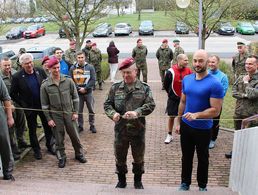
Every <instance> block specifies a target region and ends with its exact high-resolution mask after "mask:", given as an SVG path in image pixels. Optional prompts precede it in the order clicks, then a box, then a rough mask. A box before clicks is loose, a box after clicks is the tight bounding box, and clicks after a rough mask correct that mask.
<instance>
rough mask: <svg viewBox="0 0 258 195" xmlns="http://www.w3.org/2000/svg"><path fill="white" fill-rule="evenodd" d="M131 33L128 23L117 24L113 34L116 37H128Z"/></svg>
mask: <svg viewBox="0 0 258 195" xmlns="http://www.w3.org/2000/svg"><path fill="white" fill-rule="evenodd" d="M130 33H132V26H131V25H130V24H128V23H118V24H116V26H115V30H114V34H115V36H118V35H130Z"/></svg>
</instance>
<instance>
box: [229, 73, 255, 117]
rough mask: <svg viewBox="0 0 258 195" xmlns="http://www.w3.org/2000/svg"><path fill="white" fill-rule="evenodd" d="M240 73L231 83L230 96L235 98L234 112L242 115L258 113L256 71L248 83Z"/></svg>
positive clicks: (247, 115)
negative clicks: (232, 83)
mask: <svg viewBox="0 0 258 195" xmlns="http://www.w3.org/2000/svg"><path fill="white" fill-rule="evenodd" d="M243 77H244V75H241V76H240V77H239V78H238V79H237V80H236V82H235V83H234V85H233V88H232V96H233V97H234V98H236V99H237V100H236V108H235V114H236V115H240V116H243V117H249V116H253V115H255V114H258V72H256V73H255V74H254V75H253V76H252V78H251V79H250V81H249V82H248V83H244V81H243Z"/></svg>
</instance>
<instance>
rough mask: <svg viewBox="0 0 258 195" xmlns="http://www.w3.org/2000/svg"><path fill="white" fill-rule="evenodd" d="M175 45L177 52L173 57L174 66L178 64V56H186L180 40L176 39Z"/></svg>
mask: <svg viewBox="0 0 258 195" xmlns="http://www.w3.org/2000/svg"><path fill="white" fill-rule="evenodd" d="M173 44H174V48H175V51H174V56H173V62H172V64H177V56H178V55H179V54H184V53H185V51H184V50H183V48H182V47H180V41H179V40H178V39H175V40H174V41H173Z"/></svg>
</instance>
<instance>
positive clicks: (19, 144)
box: [18, 141, 30, 148]
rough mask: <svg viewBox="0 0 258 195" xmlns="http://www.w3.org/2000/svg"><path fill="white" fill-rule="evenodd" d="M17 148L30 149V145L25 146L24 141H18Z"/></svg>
mask: <svg viewBox="0 0 258 195" xmlns="http://www.w3.org/2000/svg"><path fill="white" fill-rule="evenodd" d="M18 147H19V148H28V147H30V145H29V144H27V143H26V142H25V141H20V142H18Z"/></svg>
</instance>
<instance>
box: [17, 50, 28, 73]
mask: <svg viewBox="0 0 258 195" xmlns="http://www.w3.org/2000/svg"><path fill="white" fill-rule="evenodd" d="M24 53H26V49H25V48H23V47H22V48H20V50H19V53H18V55H17V60H16V65H15V67H14V68H15V70H21V69H22V67H21V64H20V62H19V58H20V56H21V55H22V54H24Z"/></svg>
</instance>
